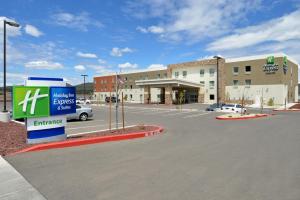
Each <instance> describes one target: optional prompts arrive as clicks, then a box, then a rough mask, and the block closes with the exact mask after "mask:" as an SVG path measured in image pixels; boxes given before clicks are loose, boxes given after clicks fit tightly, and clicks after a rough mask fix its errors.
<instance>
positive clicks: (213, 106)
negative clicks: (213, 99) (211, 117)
mask: <svg viewBox="0 0 300 200" xmlns="http://www.w3.org/2000/svg"><path fill="white" fill-rule="evenodd" d="M224 105H225V104H224V103H219V104H218V103H214V104H211V105H209V106H208V107H207V108H206V111H220V110H221V108H222V107H223V106H224Z"/></svg>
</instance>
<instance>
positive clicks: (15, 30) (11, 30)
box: [0, 16, 22, 37]
mask: <svg viewBox="0 0 300 200" xmlns="http://www.w3.org/2000/svg"><path fill="white" fill-rule="evenodd" d="M4 20H6V21H13V22H15V20H14V19H10V18H7V17H4V16H0V33H1V34H3V28H4V27H3V21H4ZM6 32H7V35H9V36H13V37H15V36H19V35H21V34H22V33H21V29H20V27H12V26H9V25H6Z"/></svg>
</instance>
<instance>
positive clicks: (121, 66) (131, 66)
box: [118, 62, 138, 69]
mask: <svg viewBox="0 0 300 200" xmlns="http://www.w3.org/2000/svg"><path fill="white" fill-rule="evenodd" d="M118 66H119V68H121V69H135V68H137V67H138V65H137V64H131V63H130V62H126V63H123V64H119V65H118Z"/></svg>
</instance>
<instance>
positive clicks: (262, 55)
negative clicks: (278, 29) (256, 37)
mask: <svg viewBox="0 0 300 200" xmlns="http://www.w3.org/2000/svg"><path fill="white" fill-rule="evenodd" d="M268 56H274V57H277V58H278V57H284V56H286V57H287V59H288V60H289V61H291V62H293V63H294V64H296V65H299V64H298V62H297V61H296V60H295V59H294V58H292V57H290V56H288V55H287V54H285V53H282V52H279V53H272V54H271V53H270V54H261V55H253V56H244V57H237V58H227V59H225V63H233V62H241V61H249V60H258V59H266V58H267V57H268Z"/></svg>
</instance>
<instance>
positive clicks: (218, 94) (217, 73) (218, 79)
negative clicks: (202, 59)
mask: <svg viewBox="0 0 300 200" xmlns="http://www.w3.org/2000/svg"><path fill="white" fill-rule="evenodd" d="M217 105H219V58H217Z"/></svg>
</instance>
